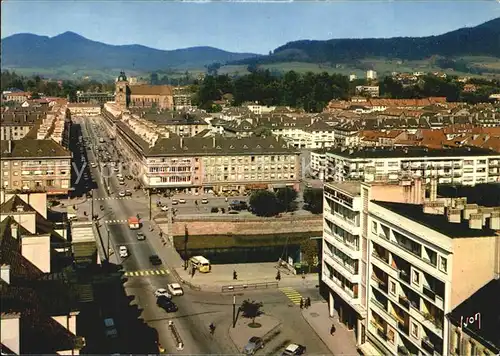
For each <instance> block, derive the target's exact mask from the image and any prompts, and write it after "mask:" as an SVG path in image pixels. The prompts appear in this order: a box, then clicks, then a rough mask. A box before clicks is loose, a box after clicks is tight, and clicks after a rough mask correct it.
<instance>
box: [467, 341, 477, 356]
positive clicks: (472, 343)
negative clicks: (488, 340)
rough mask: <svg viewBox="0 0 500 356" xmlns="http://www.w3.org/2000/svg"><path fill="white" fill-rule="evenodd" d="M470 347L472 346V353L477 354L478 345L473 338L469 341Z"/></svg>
mask: <svg viewBox="0 0 500 356" xmlns="http://www.w3.org/2000/svg"><path fill="white" fill-rule="evenodd" d="M469 348H470V353H469V354H470V355H476V352H477V347H476V343H475V342H473V341H472V340H470V341H469Z"/></svg>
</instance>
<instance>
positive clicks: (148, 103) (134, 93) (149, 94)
mask: <svg viewBox="0 0 500 356" xmlns="http://www.w3.org/2000/svg"><path fill="white" fill-rule="evenodd" d="M115 102H116V104H118V105H119V106H120V107H121V108H122V109H123V110H125V109H127V108H153V107H154V108H158V109H165V110H172V109H173V108H174V96H173V90H172V87H171V86H170V85H149V84H138V85H131V84H130V83H129V81H128V80H127V77H126V76H125V72H120V75H119V76H118V78H117V79H116V89H115Z"/></svg>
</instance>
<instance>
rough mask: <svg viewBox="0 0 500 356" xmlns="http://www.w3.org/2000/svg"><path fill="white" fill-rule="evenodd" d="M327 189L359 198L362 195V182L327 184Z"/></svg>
mask: <svg viewBox="0 0 500 356" xmlns="http://www.w3.org/2000/svg"><path fill="white" fill-rule="evenodd" d="M325 187H330V188H332V189H335V190H340V191H342V192H345V193H348V194H350V195H352V196H357V195H360V194H361V182H336V183H327V184H325Z"/></svg>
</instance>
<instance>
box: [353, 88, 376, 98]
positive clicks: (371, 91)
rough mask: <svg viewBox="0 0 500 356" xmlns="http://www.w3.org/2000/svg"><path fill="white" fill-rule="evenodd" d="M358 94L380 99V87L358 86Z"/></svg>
mask: <svg viewBox="0 0 500 356" xmlns="http://www.w3.org/2000/svg"><path fill="white" fill-rule="evenodd" d="M356 94H357V95H368V96H370V97H372V98H378V97H379V96H380V87H379V86H378V85H357V86H356Z"/></svg>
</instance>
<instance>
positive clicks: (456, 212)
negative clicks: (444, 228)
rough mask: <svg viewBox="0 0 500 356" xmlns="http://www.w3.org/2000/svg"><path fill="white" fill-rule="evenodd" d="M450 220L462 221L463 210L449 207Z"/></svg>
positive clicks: (448, 215) (457, 222) (454, 221)
mask: <svg viewBox="0 0 500 356" xmlns="http://www.w3.org/2000/svg"><path fill="white" fill-rule="evenodd" d="M447 210H448V211H447V214H446V215H447V217H448V222H451V223H455V224H459V223H460V222H461V221H462V212H461V210H460V209H452V208H448V209H447Z"/></svg>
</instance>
